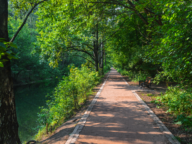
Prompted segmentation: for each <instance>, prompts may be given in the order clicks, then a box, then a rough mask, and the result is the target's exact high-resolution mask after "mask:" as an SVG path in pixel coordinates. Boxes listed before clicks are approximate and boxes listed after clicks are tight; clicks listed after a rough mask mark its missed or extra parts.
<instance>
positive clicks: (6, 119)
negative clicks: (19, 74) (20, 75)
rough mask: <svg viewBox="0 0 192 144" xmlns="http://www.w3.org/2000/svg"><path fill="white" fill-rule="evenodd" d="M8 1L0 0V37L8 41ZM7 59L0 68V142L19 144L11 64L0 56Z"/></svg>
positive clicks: (2, 143)
mask: <svg viewBox="0 0 192 144" xmlns="http://www.w3.org/2000/svg"><path fill="white" fill-rule="evenodd" d="M7 19H8V1H7V0H0V38H4V39H5V40H6V41H8V28H7ZM1 59H5V60H7V61H6V62H4V63H3V64H4V67H1V68H0V143H1V144H20V143H21V142H20V139H19V136H18V122H17V115H16V107H15V97H14V92H13V81H12V79H11V64H10V60H9V59H8V58H7V56H3V57H1Z"/></svg>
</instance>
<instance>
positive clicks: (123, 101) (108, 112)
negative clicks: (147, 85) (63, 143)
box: [68, 69, 170, 144]
mask: <svg viewBox="0 0 192 144" xmlns="http://www.w3.org/2000/svg"><path fill="white" fill-rule="evenodd" d="M136 89H138V87H131V86H128V85H127V84H126V83H125V81H124V80H123V78H122V77H121V75H120V74H118V73H117V71H116V70H114V69H112V70H111V72H110V74H109V77H108V79H107V81H106V83H105V86H104V88H103V90H102V92H101V93H100V96H99V97H98V98H97V102H96V103H95V104H94V106H93V109H92V110H91V112H90V115H89V116H88V118H87V120H86V123H85V125H84V127H83V128H82V130H81V131H80V133H79V135H78V136H77V137H78V138H77V139H75V141H73V142H69V141H68V143H75V144H170V142H169V141H168V139H167V138H166V136H165V135H164V134H163V133H162V132H161V131H160V129H159V127H158V126H157V125H156V124H155V122H154V120H153V119H152V118H151V116H150V115H149V114H148V113H147V112H146V110H145V108H144V107H143V105H142V103H141V102H140V101H139V100H138V99H137V98H136V96H135V95H134V94H133V93H132V90H136Z"/></svg>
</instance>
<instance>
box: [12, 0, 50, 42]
mask: <svg viewBox="0 0 192 144" xmlns="http://www.w3.org/2000/svg"><path fill="white" fill-rule="evenodd" d="M45 1H47V0H43V1H40V2H39V3H36V4H35V5H34V6H33V7H32V8H31V10H30V11H29V12H28V14H27V15H26V17H25V19H24V21H23V23H22V24H21V26H20V27H19V29H18V30H17V31H16V33H15V34H14V36H13V37H12V38H11V40H10V41H9V42H13V41H14V40H15V38H16V37H17V35H18V34H19V32H20V31H21V29H22V28H23V26H24V25H25V23H26V21H27V19H28V17H29V15H30V14H31V13H32V11H33V10H34V9H35V7H36V6H38V5H39V4H41V3H43V2H45Z"/></svg>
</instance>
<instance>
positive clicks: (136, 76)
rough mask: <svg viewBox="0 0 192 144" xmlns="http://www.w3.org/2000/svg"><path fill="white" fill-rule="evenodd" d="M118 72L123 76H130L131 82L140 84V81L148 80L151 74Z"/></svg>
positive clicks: (120, 70)
mask: <svg viewBox="0 0 192 144" xmlns="http://www.w3.org/2000/svg"><path fill="white" fill-rule="evenodd" d="M117 71H118V72H119V73H120V74H121V75H123V76H128V77H129V79H130V80H132V81H135V82H138V81H140V80H146V78H147V77H149V74H147V73H141V72H134V71H126V70H122V69H117Z"/></svg>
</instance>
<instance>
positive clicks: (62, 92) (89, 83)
mask: <svg viewBox="0 0 192 144" xmlns="http://www.w3.org/2000/svg"><path fill="white" fill-rule="evenodd" d="M98 82H99V76H98V73H97V72H94V71H91V70H90V69H89V68H88V67H86V66H84V65H82V67H81V69H78V68H75V67H74V66H72V67H71V68H70V74H69V76H68V77H63V80H62V81H60V82H59V84H58V86H57V87H56V88H55V90H54V93H53V95H51V96H49V95H48V96H47V97H48V99H49V100H47V107H46V108H45V107H41V112H40V113H38V116H39V118H38V122H39V123H40V127H42V128H43V129H44V127H45V126H46V125H49V126H52V125H55V124H56V123H58V122H59V121H60V120H61V119H65V118H68V117H69V116H71V114H72V113H73V112H74V110H77V109H79V108H80V107H81V104H82V103H84V102H85V101H86V100H87V96H88V93H90V92H91V90H92V88H93V87H94V86H95V85H96V84H98ZM38 135H40V134H38Z"/></svg>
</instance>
